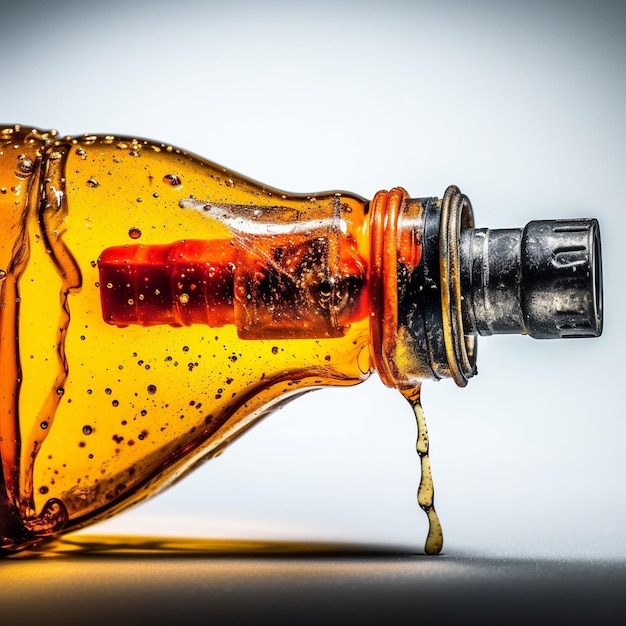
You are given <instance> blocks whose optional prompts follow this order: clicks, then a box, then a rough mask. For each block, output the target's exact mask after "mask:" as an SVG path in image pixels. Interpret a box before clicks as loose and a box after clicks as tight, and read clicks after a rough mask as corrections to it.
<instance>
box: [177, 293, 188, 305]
mask: <svg viewBox="0 0 626 626" xmlns="http://www.w3.org/2000/svg"><path fill="white" fill-rule="evenodd" d="M178 301H179V302H180V303H181V304H187V302H189V295H188V294H186V293H181V294H180V296H178Z"/></svg>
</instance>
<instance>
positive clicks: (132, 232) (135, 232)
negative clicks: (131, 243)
mask: <svg viewBox="0 0 626 626" xmlns="http://www.w3.org/2000/svg"><path fill="white" fill-rule="evenodd" d="M128 236H129V237H130V238H131V239H139V237H141V230H139V228H137V227H136V226H133V227H132V228H131V229H129V231H128Z"/></svg>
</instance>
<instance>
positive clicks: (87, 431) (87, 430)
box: [83, 424, 93, 435]
mask: <svg viewBox="0 0 626 626" xmlns="http://www.w3.org/2000/svg"><path fill="white" fill-rule="evenodd" d="M92 432H93V428H92V427H91V426H89V424H85V425H84V426H83V435H91V433H92Z"/></svg>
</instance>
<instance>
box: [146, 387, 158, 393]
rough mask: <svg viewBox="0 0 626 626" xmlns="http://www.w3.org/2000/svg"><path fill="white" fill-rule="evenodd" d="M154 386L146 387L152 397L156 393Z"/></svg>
mask: <svg viewBox="0 0 626 626" xmlns="http://www.w3.org/2000/svg"><path fill="white" fill-rule="evenodd" d="M156 390H157V388H156V385H148V393H149V394H151V395H154V394H155V393H156Z"/></svg>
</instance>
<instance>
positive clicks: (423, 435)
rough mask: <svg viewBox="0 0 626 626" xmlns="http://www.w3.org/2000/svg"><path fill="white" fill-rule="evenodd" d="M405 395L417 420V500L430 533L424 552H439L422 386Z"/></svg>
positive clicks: (439, 531) (439, 533)
mask: <svg viewBox="0 0 626 626" xmlns="http://www.w3.org/2000/svg"><path fill="white" fill-rule="evenodd" d="M403 395H404V397H405V398H406V399H407V400H408V401H409V404H410V405H411V408H412V409H413V413H414V414H415V420H416V422H417V444H416V450H417V454H418V456H419V459H420V470H421V478H420V484H419V487H418V489H417V502H418V504H419V505H420V508H421V509H422V510H423V511H424V512H425V513H426V515H427V516H428V535H427V537H426V543H425V545H424V552H426V554H439V553H440V552H441V549H442V548H443V531H442V529H441V522H440V521H439V516H438V515H437V511H436V510H435V486H434V483H433V476H432V471H431V468H430V457H429V456H428V449H429V441H428V427H427V425H426V416H425V415H424V409H423V408H422V404H421V386H420V387H418V388H417V389H414V390H410V391H406V392H403Z"/></svg>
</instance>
